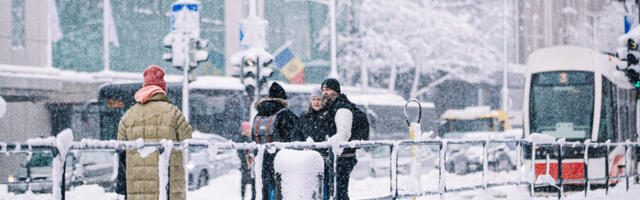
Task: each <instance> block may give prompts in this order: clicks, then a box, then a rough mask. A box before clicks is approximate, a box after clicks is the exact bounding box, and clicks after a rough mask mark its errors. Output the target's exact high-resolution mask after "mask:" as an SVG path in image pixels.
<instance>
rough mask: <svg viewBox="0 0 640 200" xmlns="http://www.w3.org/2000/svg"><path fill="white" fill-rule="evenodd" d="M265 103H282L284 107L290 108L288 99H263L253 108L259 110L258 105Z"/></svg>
mask: <svg viewBox="0 0 640 200" xmlns="http://www.w3.org/2000/svg"><path fill="white" fill-rule="evenodd" d="M265 101H276V102H278V103H281V104H282V105H283V106H284V107H289V102H288V101H287V100H286V99H281V98H270V97H267V98H262V99H260V100H258V101H257V102H256V103H255V104H253V107H254V108H256V109H258V105H259V104H260V103H262V102H265Z"/></svg>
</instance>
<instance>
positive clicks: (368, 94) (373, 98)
mask: <svg viewBox="0 0 640 200" xmlns="http://www.w3.org/2000/svg"><path fill="white" fill-rule="evenodd" d="M275 82H277V83H278V84H280V85H281V86H282V88H284V90H285V91H287V93H289V92H294V93H311V91H312V90H313V89H314V88H320V84H305V85H297V84H289V83H284V82H281V81H275ZM340 89H341V90H342V93H344V94H345V95H346V96H347V98H348V99H349V100H350V101H351V102H353V103H355V104H359V105H394V106H404V105H405V104H406V103H407V100H406V99H405V98H404V97H402V96H400V95H398V94H394V93H393V92H389V90H386V89H380V88H367V89H366V90H363V89H362V88H361V87H353V86H341V87H340ZM420 103H421V104H422V107H424V108H435V104H434V103H433V102H420ZM409 107H418V105H417V104H414V103H412V104H409Z"/></svg>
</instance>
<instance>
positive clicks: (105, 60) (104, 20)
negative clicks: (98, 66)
mask: <svg viewBox="0 0 640 200" xmlns="http://www.w3.org/2000/svg"><path fill="white" fill-rule="evenodd" d="M105 5H107V0H103V1H102V48H103V49H104V51H103V54H102V64H103V65H104V66H103V67H104V68H103V71H105V72H108V71H109V70H110V69H109V39H108V38H107V34H109V33H108V32H107V28H108V26H107V9H105V8H104V7H105Z"/></svg>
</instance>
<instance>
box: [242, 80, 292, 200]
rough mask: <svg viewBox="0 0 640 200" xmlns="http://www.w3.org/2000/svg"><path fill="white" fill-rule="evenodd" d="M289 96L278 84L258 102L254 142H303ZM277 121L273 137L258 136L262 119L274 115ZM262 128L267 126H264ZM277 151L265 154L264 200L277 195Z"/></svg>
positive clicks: (256, 105) (263, 171) (253, 130)
mask: <svg viewBox="0 0 640 200" xmlns="http://www.w3.org/2000/svg"><path fill="white" fill-rule="evenodd" d="M288 106H289V103H288V102H287V94H286V92H285V91H284V89H283V88H282V86H280V84H278V83H273V84H271V87H269V97H268V98H263V99H260V100H259V101H258V102H256V104H255V107H256V109H257V111H258V114H257V116H256V117H255V118H254V120H253V123H254V124H253V128H252V134H251V138H252V140H253V141H255V142H256V143H259V144H265V143H271V142H293V141H302V140H303V137H302V136H301V135H300V134H299V131H296V130H297V126H298V125H297V124H298V122H299V118H298V116H297V115H296V114H295V113H293V111H291V110H289V109H288V108H287V107H288ZM283 109H284V110H283ZM279 111H280V113H278V112H279ZM276 113H278V114H277V115H275V116H274V118H273V120H275V123H274V126H275V127H270V128H275V129H273V135H270V136H269V137H260V136H257V131H256V129H257V128H260V127H259V126H257V124H256V123H257V122H258V121H259V119H261V118H263V117H264V118H269V117H271V116H272V115H274V114H276ZM262 126H265V125H264V124H262ZM276 154H277V151H276V152H274V153H269V152H268V151H265V152H264V157H263V163H262V198H263V199H268V197H269V196H270V195H275V194H274V193H273V192H275V172H274V168H273V159H274V158H275V156H276Z"/></svg>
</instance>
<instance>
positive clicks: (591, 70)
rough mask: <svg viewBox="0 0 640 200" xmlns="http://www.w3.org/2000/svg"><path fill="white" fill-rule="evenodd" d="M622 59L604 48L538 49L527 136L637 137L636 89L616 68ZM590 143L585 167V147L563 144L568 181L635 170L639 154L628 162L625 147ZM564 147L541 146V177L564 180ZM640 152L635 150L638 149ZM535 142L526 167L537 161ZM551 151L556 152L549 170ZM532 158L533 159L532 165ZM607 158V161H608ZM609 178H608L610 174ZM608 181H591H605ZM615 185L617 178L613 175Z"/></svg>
mask: <svg viewBox="0 0 640 200" xmlns="http://www.w3.org/2000/svg"><path fill="white" fill-rule="evenodd" d="M619 64H620V60H619V59H618V58H616V57H614V56H610V55H605V54H602V53H600V52H597V51H594V50H591V49H587V48H582V47H571V46H556V47H549V48H544V49H540V50H537V51H535V52H533V53H532V54H531V56H530V57H529V60H528V63H527V65H528V72H527V76H526V82H525V93H524V94H525V97H524V104H523V105H524V136H525V137H527V136H529V135H531V134H534V133H539V134H543V135H548V136H552V137H554V138H556V139H561V138H564V140H565V141H567V142H581V143H584V142H585V141H587V140H589V141H590V143H592V144H593V143H600V144H606V143H607V141H609V142H611V143H618V142H625V141H627V140H630V141H636V140H637V138H638V134H637V133H638V132H637V130H638V123H637V121H638V108H637V106H638V102H637V96H636V95H637V94H636V88H635V87H634V86H633V85H632V84H630V83H629V82H628V79H627V78H626V76H625V74H624V72H622V71H619V70H616V66H617V65H619ZM607 148H608V147H607V145H600V146H598V147H590V148H589V151H588V154H589V155H588V156H589V159H588V165H587V166H588V167H587V170H586V172H585V170H584V169H585V166H584V152H585V151H584V150H585V148H584V147H583V146H575V147H571V146H563V147H562V151H560V152H561V154H562V156H561V159H562V161H561V163H562V164H561V166H560V167H561V170H562V175H561V176H562V180H574V181H568V182H567V185H571V184H573V185H583V184H584V183H578V182H579V180H583V179H584V178H585V176H586V177H588V178H589V179H600V180H602V178H604V177H607V175H608V177H615V176H621V175H624V172H625V170H627V172H628V173H630V172H632V171H634V170H635V165H636V164H635V163H636V160H637V158H635V156H633V158H630V159H632V162H630V163H629V164H627V161H626V160H629V159H626V158H625V155H626V154H625V147H624V146H611V147H610V149H609V150H607ZM558 149H559V148H558V146H557V145H556V146H543V145H540V146H537V147H536V155H535V166H534V169H535V173H536V177H537V176H540V175H543V174H546V173H548V174H550V175H551V176H552V177H553V178H554V179H556V180H557V179H558V159H557V158H558V157H557V156H558ZM633 151H635V150H633ZM531 152H532V150H531V146H529V148H525V151H524V156H525V166H523V167H524V168H529V169H530V167H528V166H531V165H530V164H531V163H530V162H531ZM547 155H549V156H550V159H548V160H549V167H548V170H549V172H547V165H546V163H547ZM527 162H528V164H527ZM605 162H607V163H605ZM605 180H608V179H605ZM605 182H606V181H589V183H590V184H594V185H601V184H604V183H605ZM609 183H610V184H615V183H617V180H615V179H614V180H610V182H609Z"/></svg>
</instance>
